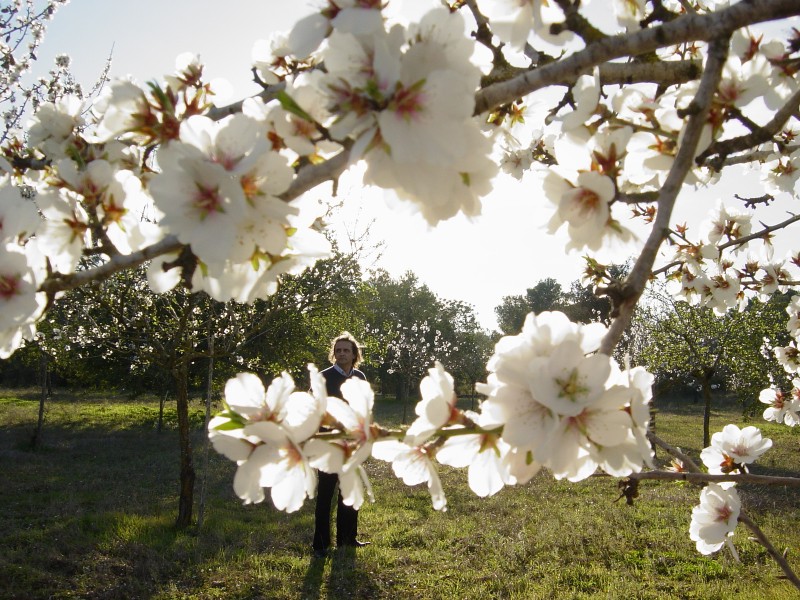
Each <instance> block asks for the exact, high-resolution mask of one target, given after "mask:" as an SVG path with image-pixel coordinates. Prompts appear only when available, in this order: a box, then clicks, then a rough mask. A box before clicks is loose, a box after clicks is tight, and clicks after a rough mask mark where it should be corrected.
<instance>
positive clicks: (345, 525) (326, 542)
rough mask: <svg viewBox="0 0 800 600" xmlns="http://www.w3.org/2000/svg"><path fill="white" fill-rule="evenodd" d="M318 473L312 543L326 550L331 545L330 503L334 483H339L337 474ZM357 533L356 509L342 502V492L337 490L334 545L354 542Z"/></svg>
mask: <svg viewBox="0 0 800 600" xmlns="http://www.w3.org/2000/svg"><path fill="white" fill-rule="evenodd" d="M318 475H319V483H318V484H317V508H316V512H315V522H314V544H313V545H314V549H315V550H326V549H327V548H329V547H330V545H331V503H332V502H333V494H334V492H335V491H336V484H337V483H339V476H338V475H336V474H335V473H333V474H331V473H323V472H322V471H319V472H318ZM357 533H358V511H357V510H356V509H354V508H353V507H352V506H347V505H346V504H345V503H344V502H343V500H342V492H341V491H339V501H338V504H337V507H336V545H337V546H346V545H348V544H354V543H355V541H356V537H357Z"/></svg>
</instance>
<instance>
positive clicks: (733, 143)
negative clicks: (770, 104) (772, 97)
mask: <svg viewBox="0 0 800 600" xmlns="http://www.w3.org/2000/svg"><path fill="white" fill-rule="evenodd" d="M798 107H800V90H798V91H796V92H795V93H794V95H792V97H791V98H789V100H787V102H786V104H784V105H783V106H782V107H781V108H780V110H779V111H778V112H776V113H775V116H774V117H772V119H771V120H770V122H769V123H767V124H766V125H764V126H763V127H760V128H759V129H757V130H755V131H752V132H751V133H748V134H747V135H743V136H740V137H736V138H731V139H729V140H718V141H716V142H714V143H713V144H711V145H710V146H709V147H708V148H706V149H705V151H704V152H703V153H702V154H700V156H698V157H697V159H696V161H697V164H698V165H701V166H702V165H704V164H707V165H708V166H710V167H711V168H712V169H714V170H715V171H719V170H720V169H721V168H722V165H723V162H722V161H724V160H725V158H726V157H727V156H728V155H729V154H733V153H735V152H741V151H743V150H747V149H749V148H753V147H755V146H758V145H759V144H763V143H765V142H769V141H770V140H772V138H773V136H775V135H776V134H777V133H778V132H779V131H780V130H781V129H782V128H783V126H784V125H785V124H786V122H787V121H788V120H789V119H790V118H791V117H792V115H793V114H794V113H795V112H797V109H798ZM715 154H716V155H717V158H716V159H715V160H709V158H710V157H711V156H713V155H715Z"/></svg>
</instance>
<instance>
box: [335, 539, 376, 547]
mask: <svg viewBox="0 0 800 600" xmlns="http://www.w3.org/2000/svg"><path fill="white" fill-rule="evenodd" d="M371 543H372V542H362V541H359V540H353V541H351V542H342V543H341V544H338V546H339V547H345V546H348V547H350V548H363V547H364V546H369V545H370V544H371Z"/></svg>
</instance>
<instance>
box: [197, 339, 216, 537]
mask: <svg viewBox="0 0 800 600" xmlns="http://www.w3.org/2000/svg"><path fill="white" fill-rule="evenodd" d="M208 353H209V358H208V380H207V382H206V419H205V428H204V429H203V431H205V432H208V423H209V421H211V393H212V384H213V383H214V332H213V331H211V326H210V324H209V333H208ZM210 446H211V442H210V441H209V439H208V435H206V436H205V438H204V439H203V472H202V473H201V474H200V500H199V501H198V502H197V528H198V529H200V528H201V527H202V526H203V517H204V516H205V512H206V482H207V480H208V457H209V447H210Z"/></svg>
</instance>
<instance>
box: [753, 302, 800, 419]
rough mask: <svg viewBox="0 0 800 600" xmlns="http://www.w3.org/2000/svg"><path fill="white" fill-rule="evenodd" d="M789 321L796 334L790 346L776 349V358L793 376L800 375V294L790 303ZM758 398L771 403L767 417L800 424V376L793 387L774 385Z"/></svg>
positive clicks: (765, 411) (789, 325) (765, 412)
mask: <svg viewBox="0 0 800 600" xmlns="http://www.w3.org/2000/svg"><path fill="white" fill-rule="evenodd" d="M786 312H787V313H788V315H789V321H788V323H787V324H786V329H787V330H788V331H789V334H790V335H791V336H792V338H793V339H792V341H791V342H790V344H789V345H788V346H783V347H779V348H775V349H774V352H775V357H776V358H777V360H778V362H779V363H780V364H781V365H783V368H784V370H785V371H786V373H788V374H789V375H798V374H800V352H799V351H798V349H797V346H798V341H800V296H797V295H796V296H793V297H792V299H791V300H790V301H789V304H788V305H787V306H786ZM758 399H759V400H760V401H761V402H762V403H764V404H766V405H767V408H766V409H764V419H766V420H767V421H774V422H776V423H783V424H785V425H788V426H789V427H794V426H795V425H797V424H799V423H800V377H794V378H793V379H792V388H791V390H789V391H787V390H783V389H781V388H780V387H778V386H775V385H773V386H771V387H769V388H767V389H765V390H761V394H760V395H759V397H758Z"/></svg>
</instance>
